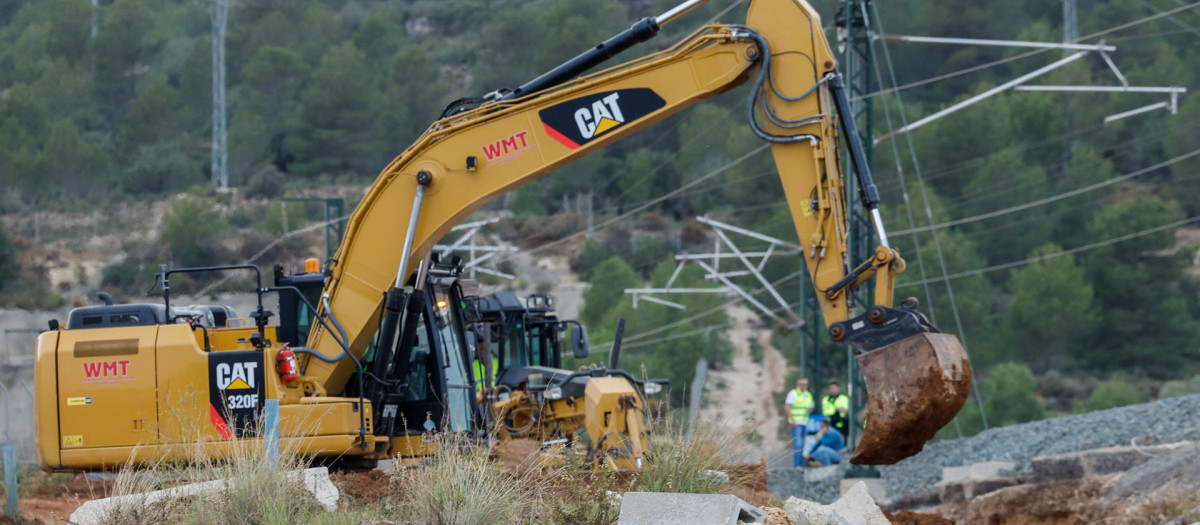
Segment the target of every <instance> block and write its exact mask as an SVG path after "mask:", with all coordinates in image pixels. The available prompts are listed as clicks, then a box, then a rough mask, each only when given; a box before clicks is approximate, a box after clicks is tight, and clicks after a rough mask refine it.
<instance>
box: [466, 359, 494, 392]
mask: <svg viewBox="0 0 1200 525" xmlns="http://www.w3.org/2000/svg"><path fill="white" fill-rule="evenodd" d="M471 366H472V368H474V370H475V383H474V384H475V390H479V387H481V386H483V380H484V377H483V363H481V362H480V361H479V360H478V359H475V360H473V362H472V363H471ZM495 380H496V360H495V359H493V360H492V381H495Z"/></svg>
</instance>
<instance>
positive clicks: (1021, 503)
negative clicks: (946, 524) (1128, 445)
mask: <svg viewBox="0 0 1200 525" xmlns="http://www.w3.org/2000/svg"><path fill="white" fill-rule="evenodd" d="M1109 479H1110V478H1106V477H1089V478H1085V479H1081V480H1061V481H1049V482H1045V483H1028V484H1024V485H1017V486H1015V487H1008V488H1005V489H1001V490H997V491H995V492H992V493H990V494H986V495H983V496H979V497H976V498H975V499H973V500H971V502H970V504H969V505H968V507H967V516H966V522H967V523H981V524H989V525H990V524H1016V523H1056V524H1062V525H1074V524H1079V525H1083V524H1086V523H1094V522H1095V518H1096V516H1094V515H1093V514H1094V513H1095V512H1096V511H1097V503H1098V502H1099V501H1100V499H1099V498H1100V489H1101V487H1102V486H1103V485H1104V483H1105V482H1107V481H1108V480H1109Z"/></svg>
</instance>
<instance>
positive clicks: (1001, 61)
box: [854, 2, 1200, 100]
mask: <svg viewBox="0 0 1200 525" xmlns="http://www.w3.org/2000/svg"><path fill="white" fill-rule="evenodd" d="M1197 6H1200V2H1193V3H1191V4H1188V5H1184V6H1180V7H1177V8H1174V9H1170V10H1167V11H1163V12H1161V13H1158V14H1156V15H1152V16H1148V17H1145V18H1141V19H1138V20H1135V21H1133V22H1129V23H1125V24H1121V25H1118V26H1115V27H1110V28H1108V29H1105V30H1103V31H1097V32H1095V33H1092V34H1090V35H1085V36H1082V37H1080V38H1079V40H1081V41H1082V40H1088V39H1091V38H1097V37H1101V36H1104V35H1107V34H1110V33H1114V32H1117V31H1120V30H1122V29H1128V28H1130V27H1134V26H1137V25H1141V24H1144V23H1146V22H1151V21H1154V20H1158V19H1159V18H1163V17H1168V16H1171V15H1174V14H1175V13H1179V12H1181V11H1186V10H1188V9H1194V8H1196V7H1197ZM875 11H876V12H878V11H879V10H878V9H876V10H875ZM876 19H878V14H877V15H876ZM884 48H885V49H886V48H887V44H884ZM1052 49H1053V48H1045V49H1035V50H1033V51H1027V52H1025V53H1021V54H1017V55H1013V56H1011V57H1006V58H1002V59H999V60H994V61H992V62H987V63H984V64H980V65H978V66H972V67H968V68H965V69H960V70H958V71H953V72H950V73H946V74H942V75H938V76H935V77H930V78H927V79H925V80H918V81H916V82H911V83H908V84H904V85H896V83H895V82H893V84H892V85H893V86H894V87H891V88H888V89H881V90H879V91H876V92H874V93H867V94H865V95H861V96H859V97H855V99H854V100H861V99H866V98H871V97H877V96H880V95H886V94H889V93H896V92H899V91H904V90H906V89H911V88H915V87H920V86H924V85H926V84H931V83H934V82H938V81H941V80H946V79H948V78H954V77H958V76H962V75H966V74H969V73H974V72H976V71H980V70H983V69H989V68H992V67H995V66H999V65H1003V64H1007V63H1009V62H1014V61H1017V60H1020V59H1022V58H1028V57H1031V56H1035V55H1040V54H1042V53H1045V52H1047V51H1050V50H1052Z"/></svg>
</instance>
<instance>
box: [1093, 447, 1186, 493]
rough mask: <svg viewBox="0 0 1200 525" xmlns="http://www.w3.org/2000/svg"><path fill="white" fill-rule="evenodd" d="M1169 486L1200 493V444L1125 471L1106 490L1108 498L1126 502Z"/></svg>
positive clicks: (1150, 459) (1156, 457)
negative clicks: (1125, 500)
mask: <svg viewBox="0 0 1200 525" xmlns="http://www.w3.org/2000/svg"><path fill="white" fill-rule="evenodd" d="M1167 484H1171V485H1173V486H1174V487H1176V488H1177V489H1179V490H1182V491H1185V492H1190V493H1200V444H1197V443H1187V444H1185V445H1183V446H1180V447H1178V448H1175V449H1174V450H1172V451H1170V452H1169V453H1158V454H1157V455H1156V456H1155V457H1152V458H1149V459H1148V460H1147V461H1146V462H1144V463H1142V464H1141V465H1138V466H1136V467H1134V468H1131V469H1129V471H1127V472H1125V474H1123V475H1122V476H1121V478H1120V479H1119V480H1117V482H1116V483H1115V484H1113V485H1112V486H1110V487H1108V488H1106V489H1105V495H1106V496H1109V497H1113V498H1119V499H1124V498H1128V497H1129V496H1132V495H1134V494H1149V493H1153V492H1155V491H1158V490H1159V489H1160V488H1163V487H1164V486H1165V485H1167Z"/></svg>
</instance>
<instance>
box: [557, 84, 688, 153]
mask: <svg viewBox="0 0 1200 525" xmlns="http://www.w3.org/2000/svg"><path fill="white" fill-rule="evenodd" d="M665 105H667V102H666V101H665V100H663V99H662V97H660V96H658V93H655V92H654V91H653V90H651V89H650V88H631V89H620V90H617V91H605V92H603V93H595V94H592V95H588V96H586V97H580V98H577V99H573V100H568V101H566V102H562V103H560V104H555V105H553V106H550V107H548V108H546V109H543V110H541V111H539V112H538V116H539V117H541V119H542V125H543V126H545V128H546V133H547V134H549V135H550V136H551V137H553V138H554V140H557V141H559V142H561V143H562V144H563V145H564V146H566V147H568V148H571V149H575V148H578V147H579V146H582V145H584V144H587V143H588V142H591V141H592V140H594V139H597V138H600V137H603V136H604V135H605V134H606V133H608V132H609V131H611V130H613V129H615V128H617V127H620V126H624V125H625V124H626V123H629V122H633V121H635V120H637V119H640V118H642V117H644V116H646V115H649V114H650V113H652V112H654V111H655V110H657V109H659V108H661V107H663V106H665Z"/></svg>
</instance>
